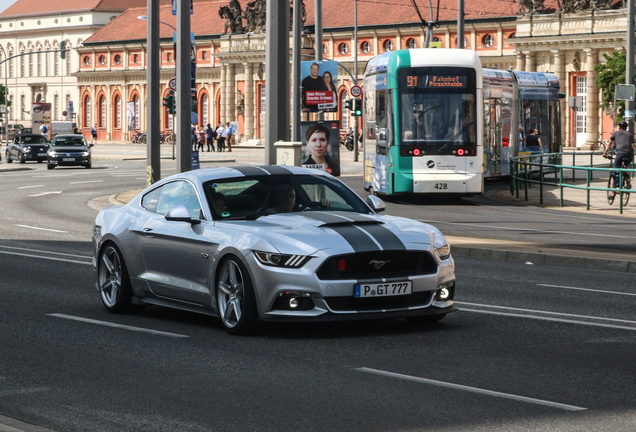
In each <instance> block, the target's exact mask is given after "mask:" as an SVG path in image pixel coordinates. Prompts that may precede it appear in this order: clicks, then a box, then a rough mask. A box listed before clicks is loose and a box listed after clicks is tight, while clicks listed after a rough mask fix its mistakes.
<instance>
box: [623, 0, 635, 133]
mask: <svg viewBox="0 0 636 432" xmlns="http://www.w3.org/2000/svg"><path fill="white" fill-rule="evenodd" d="M635 7H636V5H635V0H627V11H628V12H627V13H628V15H627V59H626V60H627V67H626V69H625V84H634V37H635V35H634V8H635ZM625 117H626V120H627V124H628V128H629V133H630V134H631V135H632V137H633V136H634V101H625Z"/></svg>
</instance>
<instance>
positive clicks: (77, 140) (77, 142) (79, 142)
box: [53, 137, 86, 147]
mask: <svg viewBox="0 0 636 432" xmlns="http://www.w3.org/2000/svg"><path fill="white" fill-rule="evenodd" d="M85 145H86V140H85V139H84V137H56V138H55V139H54V140H53V146H64V147H66V146H85Z"/></svg>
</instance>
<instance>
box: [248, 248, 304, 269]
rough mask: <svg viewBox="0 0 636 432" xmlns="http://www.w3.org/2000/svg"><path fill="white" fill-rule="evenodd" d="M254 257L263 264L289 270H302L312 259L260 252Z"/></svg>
mask: <svg viewBox="0 0 636 432" xmlns="http://www.w3.org/2000/svg"><path fill="white" fill-rule="evenodd" d="M254 256H255V257H256V258H257V259H258V260H259V261H260V262H261V264H265V265H269V266H274V267H287V268H300V267H302V266H304V265H305V264H306V263H307V261H309V259H310V258H311V257H308V256H305V255H287V254H279V253H271V252H259V251H254Z"/></svg>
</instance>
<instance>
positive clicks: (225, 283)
mask: <svg viewBox="0 0 636 432" xmlns="http://www.w3.org/2000/svg"><path fill="white" fill-rule="evenodd" d="M220 274H221V276H220V277H219V281H218V285H217V286H218V289H217V301H218V306H219V313H220V315H221V319H222V320H223V324H225V326H226V327H227V328H234V327H236V325H238V323H239V322H240V321H241V316H242V314H243V307H244V304H245V302H244V298H245V284H244V279H243V273H242V272H241V269H240V268H239V266H238V264H237V263H236V262H234V261H233V260H228V261H226V262H225V264H223V267H222V268H221V273H220Z"/></svg>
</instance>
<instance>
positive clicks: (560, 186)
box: [559, 167, 563, 207]
mask: <svg viewBox="0 0 636 432" xmlns="http://www.w3.org/2000/svg"><path fill="white" fill-rule="evenodd" d="M559 173H560V174H559V188H560V189H561V207H563V167H561V169H560V170H559Z"/></svg>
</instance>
